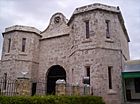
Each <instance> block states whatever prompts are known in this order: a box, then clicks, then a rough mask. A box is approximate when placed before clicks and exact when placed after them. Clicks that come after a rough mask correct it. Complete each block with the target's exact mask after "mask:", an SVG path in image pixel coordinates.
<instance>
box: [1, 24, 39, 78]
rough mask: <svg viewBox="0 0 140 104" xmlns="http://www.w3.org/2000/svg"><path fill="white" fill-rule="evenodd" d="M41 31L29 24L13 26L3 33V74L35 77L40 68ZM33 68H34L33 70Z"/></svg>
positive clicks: (11, 76)
mask: <svg viewBox="0 0 140 104" xmlns="http://www.w3.org/2000/svg"><path fill="white" fill-rule="evenodd" d="M39 34H40V31H39V30H37V29H35V28H33V27H28V26H19V25H15V26H11V27H9V28H6V29H5V32H4V33H3V38H4V42H3V50H2V58H1V64H2V66H1V67H2V68H1V72H2V73H1V76H3V75H5V74H6V75H7V77H9V78H10V79H17V78H19V77H27V78H33V79H34V80H35V79H36V77H34V75H35V74H36V75H37V70H38V64H39V62H38V53H39V38H40V37H41V36H40V35H39ZM32 69H33V70H32Z"/></svg>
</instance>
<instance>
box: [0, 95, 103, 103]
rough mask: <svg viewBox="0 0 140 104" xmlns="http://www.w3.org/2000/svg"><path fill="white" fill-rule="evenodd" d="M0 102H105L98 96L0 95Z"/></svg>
mask: <svg viewBox="0 0 140 104" xmlns="http://www.w3.org/2000/svg"><path fill="white" fill-rule="evenodd" d="M0 104H105V103H104V102H103V100H102V98H101V97H98V96H33V97H31V96H13V97H8V96H0Z"/></svg>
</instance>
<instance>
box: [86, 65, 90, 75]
mask: <svg viewBox="0 0 140 104" xmlns="http://www.w3.org/2000/svg"><path fill="white" fill-rule="evenodd" d="M86 76H87V77H90V66H88V67H86Z"/></svg>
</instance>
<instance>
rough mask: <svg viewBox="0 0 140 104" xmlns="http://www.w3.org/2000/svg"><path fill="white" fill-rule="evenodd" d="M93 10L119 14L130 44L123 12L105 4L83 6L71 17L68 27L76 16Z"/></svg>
mask: <svg viewBox="0 0 140 104" xmlns="http://www.w3.org/2000/svg"><path fill="white" fill-rule="evenodd" d="M93 10H103V11H108V12H113V13H117V14H118V18H119V21H120V23H121V27H122V29H123V31H124V34H125V36H126V38H127V41H128V42H130V39H129V36H128V33H127V30H126V28H125V25H124V20H123V17H122V14H121V11H120V9H119V7H114V6H108V5H104V4H100V3H95V4H91V5H86V6H83V7H79V8H76V9H75V11H74V13H73V15H72V16H71V18H70V20H69V21H68V25H69V24H70V23H71V22H72V21H73V19H74V16H75V15H78V14H81V13H85V12H88V11H93Z"/></svg>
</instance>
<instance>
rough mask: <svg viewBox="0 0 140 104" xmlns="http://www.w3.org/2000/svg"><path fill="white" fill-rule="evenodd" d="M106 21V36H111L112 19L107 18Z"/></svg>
mask: <svg viewBox="0 0 140 104" xmlns="http://www.w3.org/2000/svg"><path fill="white" fill-rule="evenodd" d="M105 23H106V38H110V20H105Z"/></svg>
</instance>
